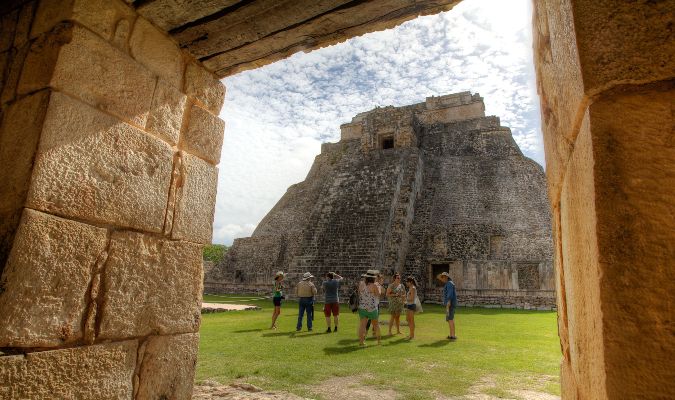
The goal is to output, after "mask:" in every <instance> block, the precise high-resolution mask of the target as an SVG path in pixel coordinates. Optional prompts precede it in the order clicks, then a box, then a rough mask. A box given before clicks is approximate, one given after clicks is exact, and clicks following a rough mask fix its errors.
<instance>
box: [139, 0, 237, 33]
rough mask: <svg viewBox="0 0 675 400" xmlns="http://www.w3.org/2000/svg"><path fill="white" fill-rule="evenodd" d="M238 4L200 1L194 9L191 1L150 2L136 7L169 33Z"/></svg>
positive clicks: (207, 0)
mask: <svg viewBox="0 0 675 400" xmlns="http://www.w3.org/2000/svg"><path fill="white" fill-rule="evenodd" d="M129 1H130V2H131V0H129ZM238 2H239V0H202V1H200V2H199V7H195V6H194V3H193V0H172V1H152V2H149V3H143V4H142V5H141V6H140V7H138V13H139V14H141V15H142V16H144V17H145V18H147V19H149V20H150V21H152V22H153V23H154V24H155V25H157V26H158V27H160V28H162V29H164V30H165V31H170V30H171V29H174V28H178V27H180V26H182V25H185V24H187V23H189V22H192V21H196V20H198V19H200V18H202V17H206V16H209V15H212V14H215V13H217V12H218V11H220V10H222V9H225V8H227V7H230V6H232V5H234V4H237V3H238Z"/></svg>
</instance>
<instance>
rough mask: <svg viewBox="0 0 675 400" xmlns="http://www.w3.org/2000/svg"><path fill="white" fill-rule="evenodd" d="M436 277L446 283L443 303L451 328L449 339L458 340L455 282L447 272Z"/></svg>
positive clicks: (446, 318)
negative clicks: (456, 331) (456, 332)
mask: <svg viewBox="0 0 675 400" xmlns="http://www.w3.org/2000/svg"><path fill="white" fill-rule="evenodd" d="M436 278H437V279H438V280H439V281H441V282H442V283H443V284H444V285H445V286H443V305H444V306H445V320H446V321H448V329H449V330H450V335H449V336H448V339H450V340H457V336H455V309H456V308H457V292H456V291H455V284H454V283H453V282H452V278H451V277H450V274H449V273H447V272H441V273H440V274H438V276H437V277H436Z"/></svg>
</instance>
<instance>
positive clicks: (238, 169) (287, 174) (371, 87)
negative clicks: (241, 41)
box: [213, 0, 544, 245]
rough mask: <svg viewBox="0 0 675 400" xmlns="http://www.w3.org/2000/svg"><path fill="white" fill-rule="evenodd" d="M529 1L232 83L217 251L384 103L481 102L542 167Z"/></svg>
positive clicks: (467, 5)
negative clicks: (459, 97) (452, 98)
mask: <svg viewBox="0 0 675 400" xmlns="http://www.w3.org/2000/svg"><path fill="white" fill-rule="evenodd" d="M531 21H532V17H531V0H464V1H463V2H461V3H460V4H459V5H457V6H456V7H455V8H453V9H452V10H451V11H448V12H445V13H441V14H436V15H432V16H425V17H419V18H416V19H414V20H412V21H408V22H406V23H403V24H401V25H399V26H398V27H396V28H394V29H389V30H386V31H382V32H374V33H370V34H367V35H363V36H360V37H357V38H354V39H351V40H348V41H346V42H344V43H341V44H337V45H334V46H330V47H325V48H322V49H318V50H315V51H312V52H310V53H298V54H295V55H293V56H292V57H290V58H287V59H285V60H281V61H278V62H275V63H273V64H270V65H267V66H265V67H261V68H258V69H255V70H252V71H245V72H241V73H239V74H236V75H233V76H231V77H228V78H225V79H223V82H224V84H225V86H226V88H227V93H226V97H225V105H224V106H223V109H222V111H221V114H220V117H221V118H222V119H223V120H225V126H226V127H225V138H224V142H223V149H222V157H221V162H220V165H219V168H220V172H219V176H218V196H217V199H216V212H215V220H214V226H213V242H214V243H221V244H227V245H230V244H231V243H232V240H233V239H235V238H238V237H246V236H250V235H251V234H252V233H253V230H254V229H255V227H256V225H257V224H258V223H259V222H260V220H261V219H262V218H263V217H264V216H265V214H267V212H269V210H270V209H271V208H272V207H273V206H274V204H276V202H277V201H278V200H279V199H280V198H281V196H282V195H283V194H284V193H285V192H286V189H287V188H288V187H289V186H290V185H292V184H294V183H298V182H301V181H303V180H304V179H305V176H306V175H307V173H308V172H309V169H310V167H311V165H312V162H313V161H314V157H316V156H317V155H318V154H319V153H320V151H321V148H320V146H321V143H323V142H336V141H338V140H340V124H343V123H345V122H349V121H350V120H351V118H352V117H353V116H355V115H356V114H358V113H360V112H363V111H368V110H371V109H373V108H375V107H377V106H382V107H383V106H388V105H393V106H403V105H408V104H414V103H420V102H423V101H424V100H425V98H426V97H430V96H439V95H445V94H450V93H457V92H462V91H471V92H472V93H480V95H481V96H482V97H483V98H484V101H485V113H486V115H496V116H498V117H500V118H501V124H502V126H508V127H510V128H511V131H512V133H513V137H514V139H515V141H516V143H518V145H519V146H520V148H521V150H522V151H523V153H524V154H525V155H526V156H528V157H530V158H532V159H534V160H535V161H537V162H538V163H539V164H542V165H543V163H544V152H543V144H542V137H541V128H540V119H539V116H540V114H539V99H538V97H537V94H536V84H535V75H534V66H533V64H532V62H533V61H532V60H533V58H532V28H531V24H532V22H531Z"/></svg>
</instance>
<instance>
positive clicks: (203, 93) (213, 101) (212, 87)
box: [185, 63, 225, 115]
mask: <svg viewBox="0 0 675 400" xmlns="http://www.w3.org/2000/svg"><path fill="white" fill-rule="evenodd" d="M185 93H186V94H187V95H188V96H193V97H194V98H195V99H196V100H197V101H198V102H199V103H200V104H201V105H202V106H203V107H204V108H206V109H207V110H209V111H211V112H212V113H213V114H216V115H218V113H220V109H221V108H222V107H223V101H225V86H224V85H223V84H222V83H221V82H220V81H219V80H218V79H217V78H216V76H215V75H213V74H212V73H210V72H209V71H207V70H206V69H205V68H204V67H203V66H201V65H198V64H196V63H188V65H187V68H186V69H185Z"/></svg>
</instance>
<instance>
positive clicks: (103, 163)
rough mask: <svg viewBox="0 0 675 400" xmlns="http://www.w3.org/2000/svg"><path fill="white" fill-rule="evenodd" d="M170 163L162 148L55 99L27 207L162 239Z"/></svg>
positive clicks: (152, 140) (84, 108)
mask: <svg viewBox="0 0 675 400" xmlns="http://www.w3.org/2000/svg"><path fill="white" fill-rule="evenodd" d="M172 157H173V153H172V150H171V148H170V147H169V145H168V144H166V143H165V142H163V141H161V140H159V139H157V138H154V137H152V136H150V135H148V134H146V133H144V132H142V131H140V130H138V129H136V128H134V127H132V126H130V125H128V124H126V123H124V122H120V121H118V120H117V119H116V118H114V117H111V116H109V115H107V114H104V113H102V112H100V111H98V110H96V109H93V108H91V107H89V106H87V105H86V104H83V103H81V102H79V101H77V100H74V99H72V98H70V97H68V96H66V95H64V94H61V93H56V92H55V93H53V94H52V97H51V100H50V104H49V108H48V110H47V115H46V117H45V124H44V128H43V132H42V139H41V141H40V146H39V149H38V156H37V158H36V160H35V167H34V172H33V178H32V182H31V187H30V190H29V193H28V200H27V204H28V206H29V207H31V208H35V209H39V210H44V211H47V212H51V213H55V214H59V215H63V216H68V217H73V218H78V219H83V220H87V221H94V222H98V223H105V224H113V225H117V226H122V227H131V228H135V229H141V230H145V231H149V232H161V230H162V227H163V224H164V212H165V209H166V202H167V196H168V193H169V186H170V182H171V172H172Z"/></svg>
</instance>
